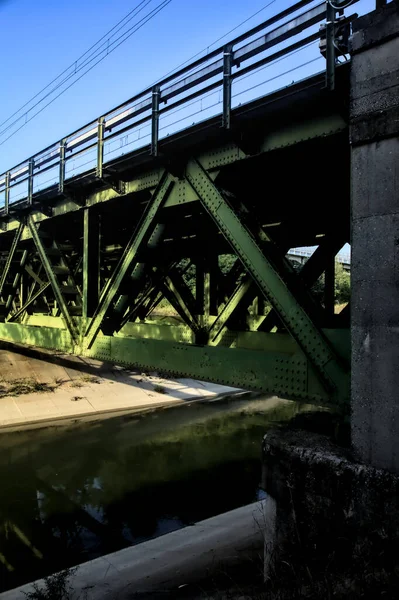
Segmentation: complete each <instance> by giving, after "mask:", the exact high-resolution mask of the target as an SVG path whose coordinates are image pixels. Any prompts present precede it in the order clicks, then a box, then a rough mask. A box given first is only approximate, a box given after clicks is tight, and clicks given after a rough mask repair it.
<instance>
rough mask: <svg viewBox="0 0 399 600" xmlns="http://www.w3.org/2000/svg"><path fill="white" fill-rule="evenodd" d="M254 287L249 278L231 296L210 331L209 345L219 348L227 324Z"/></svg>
mask: <svg viewBox="0 0 399 600" xmlns="http://www.w3.org/2000/svg"><path fill="white" fill-rule="evenodd" d="M251 285H252V279H251V278H250V277H247V278H246V280H245V281H243V282H242V283H241V284H240V285H239V286H238V287H237V289H236V290H235V291H234V293H233V294H232V295H231V296H230V298H229V299H228V301H227V302H226V304H225V306H224V307H223V309H222V310H221V311H220V313H219V315H218V317H217V319H216V320H215V321H214V322H213V323H212V325H211V327H210V329H209V345H210V346H217V345H218V344H219V342H220V340H221V339H222V334H223V331H224V330H225V328H226V325H227V322H228V320H229V319H230V317H231V315H232V314H233V313H234V311H235V310H236V309H237V308H238V306H239V305H240V304H241V302H242V301H243V299H244V298H245V296H246V295H247V294H248V290H249V289H250V287H251Z"/></svg>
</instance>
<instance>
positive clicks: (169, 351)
mask: <svg viewBox="0 0 399 600" xmlns="http://www.w3.org/2000/svg"><path fill="white" fill-rule="evenodd" d="M262 335H263V336H267V334H262ZM270 337H271V340H270V344H269V346H270V348H272V349H273V350H270V351H269V352H261V351H259V350H250V349H244V348H223V347H213V348H210V347H200V346H194V345H190V344H183V343H178V342H173V341H161V340H154V339H135V338H131V337H120V336H98V337H97V339H96V340H95V342H94V344H93V346H92V348H91V349H90V350H87V351H86V352H84V354H85V355H86V356H91V357H95V358H98V359H100V360H108V361H113V362H116V363H118V364H124V365H128V366H136V367H140V368H143V369H146V370H151V369H154V370H159V371H163V372H165V373H168V374H170V375H173V376H185V377H193V378H196V379H202V380H207V381H214V382H215V383H220V384H224V385H230V386H233V387H237V388H242V389H246V390H254V391H262V392H265V393H270V394H279V395H281V396H283V397H289V398H292V399H297V400H302V401H313V402H316V403H320V404H323V405H326V406H331V405H333V402H332V399H331V397H330V396H329V394H328V393H327V392H326V390H325V389H324V388H323V386H322V385H321V383H320V381H319V378H318V376H317V374H316V373H315V371H314V370H313V369H312V368H311V367H309V363H308V361H307V360H306V358H305V357H304V355H303V354H302V353H301V352H300V351H299V349H292V344H289V343H288V344H287V342H289V340H290V336H288V335H282V334H281V335H276V334H270ZM0 338H1V339H4V340H8V341H11V342H14V343H22V344H30V345H33V346H38V347H42V348H47V349H57V350H62V351H64V352H71V351H72V350H73V342H72V340H71V337H70V335H69V332H67V331H66V330H65V329H57V328H54V327H46V326H43V327H33V326H29V325H21V324H19V323H0ZM226 365H227V368H226Z"/></svg>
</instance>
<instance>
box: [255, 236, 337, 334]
mask: <svg viewBox="0 0 399 600" xmlns="http://www.w3.org/2000/svg"><path fill="white" fill-rule="evenodd" d="M344 244H345V239H344V238H343V237H342V236H341V235H340V234H338V235H335V236H328V237H326V238H324V239H323V240H322V241H321V242H320V245H319V247H318V248H316V250H315V251H314V252H313V254H312V256H310V257H309V259H308V260H307V261H306V263H305V264H304V265H303V267H302V268H301V270H300V272H299V274H298V275H297V277H300V279H301V280H302V282H303V283H304V284H305V285H306V286H307V287H311V286H312V285H313V284H314V283H315V282H316V281H317V279H318V278H319V277H320V275H321V274H322V273H323V272H324V271H325V268H326V263H327V261H328V260H330V259H331V258H332V259H333V260H334V258H335V255H336V254H337V252H339V250H340V249H341V248H342V246H343V245H344ZM279 323H280V319H279V316H278V313H277V312H276V311H275V310H274V309H272V310H271V311H270V312H269V314H268V315H267V317H266V318H265V319H264V320H263V322H262V323H261V324H260V325H259V328H258V329H259V331H271V330H272V329H273V327H275V326H278V325H279Z"/></svg>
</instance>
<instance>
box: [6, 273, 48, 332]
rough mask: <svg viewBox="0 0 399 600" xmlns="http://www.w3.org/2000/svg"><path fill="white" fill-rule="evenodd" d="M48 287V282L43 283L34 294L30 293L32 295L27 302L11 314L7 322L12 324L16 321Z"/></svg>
mask: <svg viewBox="0 0 399 600" xmlns="http://www.w3.org/2000/svg"><path fill="white" fill-rule="evenodd" d="M50 285H51V284H50V282H49V281H46V282H45V283H43V284H42V285H41V287H40V288H39V289H38V290H37V291H36V292H32V294H31V295H30V297H29V298H28V300H27V301H26V302H25V303H24V304H23V306H21V308H19V309H18V310H17V311H16V312H15V313H13V314H12V315H11V316H10V317H9V318H8V319H7V322H8V323H13V322H14V321H16V320H17V319H18V318H19V317H20V316H21V315H22V314H23V313H24V312H25V311H26V310H27V308H29V306H31V305H32V304H33V303H34V302H36V300H37V299H38V298H39V296H41V295H42V294H43V292H45V291H46V289H47V288H48V287H49V286H50Z"/></svg>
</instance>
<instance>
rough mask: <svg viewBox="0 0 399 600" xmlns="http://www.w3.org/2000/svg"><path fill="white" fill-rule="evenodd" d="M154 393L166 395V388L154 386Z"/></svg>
mask: <svg viewBox="0 0 399 600" xmlns="http://www.w3.org/2000/svg"><path fill="white" fill-rule="evenodd" d="M154 392H158V394H166V393H167V391H166V388H164V387H163V385H158V384H157V385H154Z"/></svg>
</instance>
